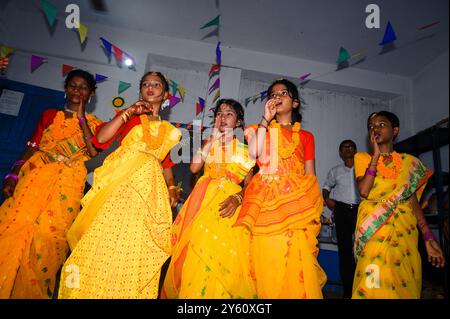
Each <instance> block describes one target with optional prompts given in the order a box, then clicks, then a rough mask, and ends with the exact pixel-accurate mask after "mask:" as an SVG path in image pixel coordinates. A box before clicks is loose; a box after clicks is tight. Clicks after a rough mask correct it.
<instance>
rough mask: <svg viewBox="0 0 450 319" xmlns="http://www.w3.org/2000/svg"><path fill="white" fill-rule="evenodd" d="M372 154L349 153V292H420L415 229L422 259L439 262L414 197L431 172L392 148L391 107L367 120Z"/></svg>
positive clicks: (409, 295) (358, 295) (395, 128)
mask: <svg viewBox="0 0 450 319" xmlns="http://www.w3.org/2000/svg"><path fill="white" fill-rule="evenodd" d="M368 129H369V136H370V141H371V147H372V154H368V153H357V154H356V155H355V175H356V179H357V182H358V189H359V191H360V194H361V197H362V198H363V200H362V202H361V204H360V205H359V210H358V218H357V225H356V231H355V245H354V251H355V256H356V258H357V265H356V272H355V277H354V283H353V295H352V298H393V299H398V298H408V299H412V298H420V293H421V286H422V273H421V272H422V271H421V259H420V255H419V251H418V248H417V242H418V230H417V227H416V225H418V226H419V229H420V230H421V231H422V233H423V237H424V239H425V244H426V249H427V253H428V259H429V261H430V262H432V264H433V265H434V266H436V267H442V266H443V265H444V257H443V253H442V251H441V249H440V247H439V244H438V243H437V241H436V239H435V238H434V236H433V233H432V232H431V231H430V229H429V228H428V225H427V223H426V220H425V218H424V216H423V212H422V210H421V208H420V206H419V203H418V201H419V199H420V197H421V195H422V192H423V189H424V188H425V185H426V182H427V180H428V178H429V177H430V176H431V175H432V173H431V172H430V171H429V170H428V169H427V168H426V167H425V166H424V165H423V164H422V163H421V162H420V160H418V159H417V158H415V157H413V156H411V155H408V154H398V153H397V152H395V151H393V140H394V138H395V137H396V136H397V134H398V131H399V120H398V118H397V116H396V115H395V114H393V113H391V112H387V111H381V112H378V113H373V114H372V115H371V116H370V117H369V120H368Z"/></svg>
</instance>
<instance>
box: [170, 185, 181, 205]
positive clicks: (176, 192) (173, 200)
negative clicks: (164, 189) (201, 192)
mask: <svg viewBox="0 0 450 319" xmlns="http://www.w3.org/2000/svg"><path fill="white" fill-rule="evenodd" d="M169 198H170V207H172V208H174V207H176V206H177V204H178V200H179V199H180V189H179V188H170V189H169Z"/></svg>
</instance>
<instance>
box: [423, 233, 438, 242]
mask: <svg viewBox="0 0 450 319" xmlns="http://www.w3.org/2000/svg"><path fill="white" fill-rule="evenodd" d="M423 239H424V240H425V241H430V240H434V241H437V239H436V237H435V236H434V234H433V232H432V231H431V230H430V231H428V232H426V233H425V234H423Z"/></svg>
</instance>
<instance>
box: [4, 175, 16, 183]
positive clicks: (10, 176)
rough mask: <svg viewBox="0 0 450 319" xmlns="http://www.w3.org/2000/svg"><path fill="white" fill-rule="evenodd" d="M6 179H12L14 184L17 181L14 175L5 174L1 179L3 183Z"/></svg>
mask: <svg viewBox="0 0 450 319" xmlns="http://www.w3.org/2000/svg"><path fill="white" fill-rule="evenodd" d="M7 179H13V180H14V182H16V184H17V182H18V181H19V177H18V176H17V175H16V174H14V173H8V174H6V176H5V178H3V181H6V180H7Z"/></svg>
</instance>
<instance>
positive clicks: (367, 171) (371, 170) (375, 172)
mask: <svg viewBox="0 0 450 319" xmlns="http://www.w3.org/2000/svg"><path fill="white" fill-rule="evenodd" d="M365 175H370V176H377V171H376V170H374V169H366V174H365Z"/></svg>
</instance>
